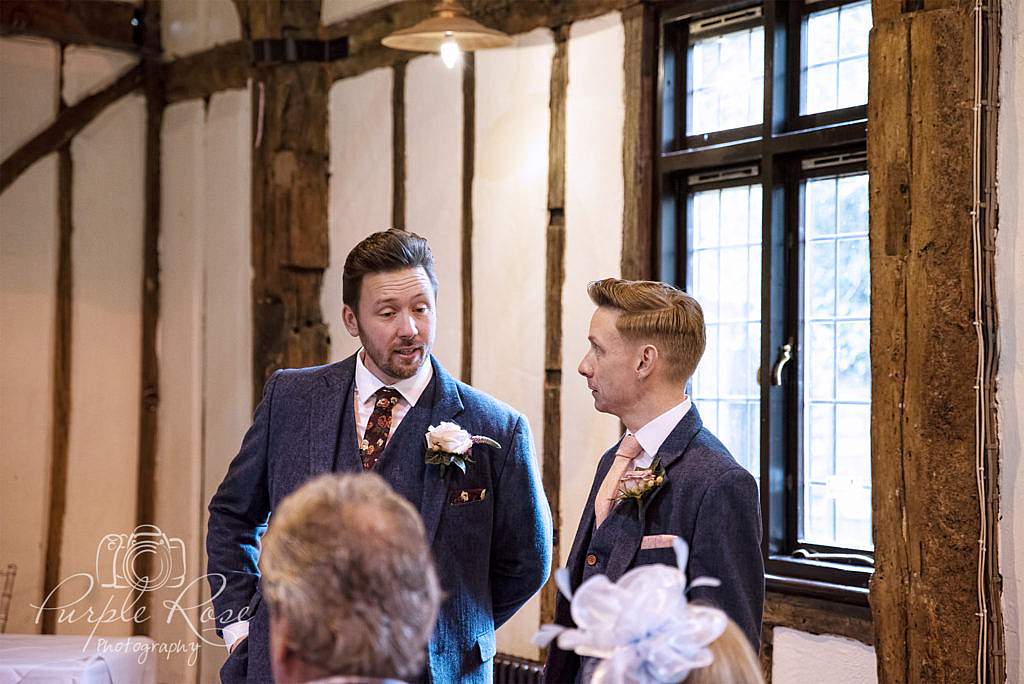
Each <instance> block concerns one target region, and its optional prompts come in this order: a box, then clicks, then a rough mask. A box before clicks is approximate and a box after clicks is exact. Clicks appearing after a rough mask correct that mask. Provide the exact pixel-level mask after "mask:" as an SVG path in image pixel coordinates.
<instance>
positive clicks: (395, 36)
mask: <svg viewBox="0 0 1024 684" xmlns="http://www.w3.org/2000/svg"><path fill="white" fill-rule="evenodd" d="M381 43H383V44H384V46H385V47H389V48H394V49H396V50H411V51H413V52H440V53H441V59H442V60H444V63H445V66H447V67H448V68H449V69H450V68H452V67H454V66H455V63H456V62H457V61H458V59H459V55H460V54H461V53H462V52H472V51H473V50H483V49H486V48H496V47H505V46H506V45H511V44H512V39H511V38H510V37H509V36H508V35H506V34H504V33H502V32H501V31H496V30H494V29H490V28H487V27H486V26H484V25H483V24H480V23H479V22H476V21H474V20H473V18H472V17H470V16H469V12H467V11H466V8H465V7H464V6H463V5H462V3H461V2H460V1H459V0H441V2H439V3H437V5H435V6H434V9H433V10H432V11H431V13H430V17H428V18H427V19H424V20H423V21H421V22H420V23H418V24H416V25H414V26H410V27H409V28H406V29H402V30H400V31H395V32H394V33H392V34H391V35H389V36H387V37H385V38H384V39H383V40H381Z"/></svg>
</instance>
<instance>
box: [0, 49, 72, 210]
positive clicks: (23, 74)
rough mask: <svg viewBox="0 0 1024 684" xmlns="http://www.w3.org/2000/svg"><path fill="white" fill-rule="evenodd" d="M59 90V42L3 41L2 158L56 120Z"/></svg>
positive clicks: (0, 73) (0, 60)
mask: <svg viewBox="0 0 1024 684" xmlns="http://www.w3.org/2000/svg"><path fill="white" fill-rule="evenodd" d="M59 90H60V49H59V48H58V47H57V45H56V43H53V42H51V41H48V40H34V39H28V38H0V158H3V159H6V158H7V157H8V156H9V155H10V154H11V153H12V152H14V150H16V149H18V147H20V146H21V145H23V144H24V143H26V142H28V141H29V140H31V139H32V136H34V135H36V134H38V133H39V132H40V131H42V130H43V129H44V128H46V127H47V126H48V125H49V124H50V122H51V121H53V118H54V117H55V116H56V115H57V103H58V102H59V98H60V92H59ZM54 201H55V200H54Z"/></svg>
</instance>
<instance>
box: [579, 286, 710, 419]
mask: <svg viewBox="0 0 1024 684" xmlns="http://www.w3.org/2000/svg"><path fill="white" fill-rule="evenodd" d="M587 292H588V294H589V295H590V299H591V301H593V302H594V304H596V305H597V310H596V311H595V312H594V315H593V317H592V318H591V321H590V333H589V337H588V339H589V340H590V348H589V350H588V351H587V353H586V355H585V356H584V357H583V360H582V361H581V362H580V365H579V369H578V370H579V372H580V375H582V376H583V377H585V378H586V379H587V386H588V387H589V388H590V391H591V394H593V396H594V407H595V408H596V409H597V410H598V411H601V412H603V413H611V414H613V415H616V416H618V417H619V418H620V419H621V420H622V422H623V423H625V425H626V427H627V428H629V429H631V430H635V429H637V428H638V427H642V426H643V425H644V424H645V423H646V422H647V420H650V419H651V418H654V417H655V416H657V415H658V413H660V411H659V412H658V413H655V414H654V415H648V414H649V413H650V412H651V411H652V410H657V409H658V408H659V407H663V406H665V405H668V406H672V405H674V404H676V403H679V402H680V401H682V397H683V392H684V388H685V386H686V381H687V380H688V379H689V378H690V376H691V375H693V371H694V370H695V369H696V368H697V363H698V362H700V359H701V356H703V355H704V344H705V332H704V313H703V311H702V310H701V308H700V304H698V303H697V300H696V299H694V298H693V297H691V296H690V295H688V294H686V293H685V292H683V291H682V290H679V289H677V288H675V287H672V286H671V285H667V284H665V283H660V282H655V281H650V280H620V279H619V278H605V279H604V280H598V281H596V282H593V283H591V284H590V286H589V287H588V288H587Z"/></svg>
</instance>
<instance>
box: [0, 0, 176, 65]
mask: <svg viewBox="0 0 1024 684" xmlns="http://www.w3.org/2000/svg"><path fill="white" fill-rule="evenodd" d="M133 20H134V21H135V22H136V23H138V24H139V26H135V25H133V24H132V22H133ZM144 23H145V17H144V15H139V16H136V7H135V5H133V4H131V3H126V2H113V1H111V0H89V1H88V2H84V1H75V0H3V2H0V35H4V36H7V35H25V36H36V37H39V38H49V39H51V40H55V41H57V42H60V43H80V44H84V45H98V46H100V47H105V48H113V49H115V50H125V51H128V52H135V53H138V52H140V51H141V47H142V46H141V45H140V44H139V43H137V42H136V36H138V37H139V39H140V41H141V36H142V34H143V31H144V30H145V29H146V27H145V26H144ZM150 30H151V31H152V30H156V31H158V32H159V27H157V28H155V29H152V28H150Z"/></svg>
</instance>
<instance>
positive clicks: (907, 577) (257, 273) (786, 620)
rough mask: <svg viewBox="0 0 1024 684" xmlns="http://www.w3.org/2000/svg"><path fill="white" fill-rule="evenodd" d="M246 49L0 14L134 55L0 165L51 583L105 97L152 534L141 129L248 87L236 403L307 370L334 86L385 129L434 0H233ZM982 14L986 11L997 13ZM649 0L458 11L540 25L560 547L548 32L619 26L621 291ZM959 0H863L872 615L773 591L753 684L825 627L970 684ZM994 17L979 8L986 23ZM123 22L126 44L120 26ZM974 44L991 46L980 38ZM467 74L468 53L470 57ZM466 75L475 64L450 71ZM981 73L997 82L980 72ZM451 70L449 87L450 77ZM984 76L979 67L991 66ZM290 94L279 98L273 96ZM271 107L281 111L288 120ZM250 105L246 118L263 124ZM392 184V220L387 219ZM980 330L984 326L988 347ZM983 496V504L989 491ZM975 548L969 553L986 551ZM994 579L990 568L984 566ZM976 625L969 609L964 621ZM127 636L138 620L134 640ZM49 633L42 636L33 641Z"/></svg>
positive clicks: (647, 51)
mask: <svg viewBox="0 0 1024 684" xmlns="http://www.w3.org/2000/svg"><path fill="white" fill-rule="evenodd" d="M234 1H235V6H236V8H237V10H238V13H239V17H240V20H241V26H242V34H243V40H241V41H237V42H233V43H228V44H225V45H219V46H217V47H214V48H211V49H209V50H207V51H205V52H201V53H198V54H195V55H190V56H187V57H184V58H180V59H176V60H173V61H171V62H167V63H160V62H159V57H160V50H161V48H160V42H159V35H160V31H159V7H158V4H157V2H156V0H153V1H152V2H146V3H145V4H144V5H143V6H142V7H141V8H138V9H137V8H135V7H133V6H131V5H125V4H123V3H119V2H109V1H106V0H96V1H93V2H68V1H64V2H30V1H25V0H4V2H3V3H0V33H2V34H3V35H31V36H40V37H45V38H49V39H52V40H56V41H58V42H60V43H61V44H69V43H83V44H92V45H98V46H101V47H107V48H114V49H121V50H126V51H130V52H132V53H134V54H137V55H138V56H140V58H141V59H142V63H141V64H140V66H139V67H136V68H135V69H133V70H131V71H129V72H128V73H126V74H125V75H124V76H123V77H121V78H120V79H118V80H117V81H116V82H115V83H114V84H112V85H111V86H109V87H108V88H107V89H106V90H104V91H102V92H100V93H98V94H96V95H93V96H91V97H88V98H86V99H84V100H83V101H82V102H80V103H78V104H76V105H74V106H72V107H68V108H64V109H62V110H61V111H60V112H59V114H58V116H57V118H56V119H55V121H54V122H53V124H51V125H50V126H49V127H47V128H46V129H45V130H44V131H43V132H41V133H40V134H39V135H37V136H35V137H34V138H33V139H32V140H30V141H28V142H27V143H25V144H24V145H22V146H21V148H19V149H18V150H16V151H15V152H14V153H12V154H11V155H10V156H9V157H8V158H7V159H5V160H3V164H2V167H0V191H2V190H3V189H5V188H7V187H8V186H9V185H10V184H11V183H12V182H13V181H14V179H15V178H16V177H17V176H18V175H19V174H20V173H21V172H22V171H24V170H25V169H27V168H28V167H29V166H30V165H31V164H32V163H33V162H35V161H36V160H38V159H40V158H42V157H44V156H46V155H47V154H49V153H52V152H59V153H60V157H59V158H60V167H59V168H60V172H59V180H60V184H59V187H60V202H59V209H60V214H59V215H60V225H61V242H60V251H59V254H60V263H59V269H58V295H57V318H56V321H57V328H56V330H57V335H56V350H55V356H54V359H55V360H54V364H55V370H56V373H55V383H56V385H55V394H54V426H53V432H54V440H53V444H54V447H53V448H54V454H53V466H52V476H51V501H50V509H51V516H50V523H49V537H48V545H47V548H48V552H47V568H48V572H47V578H46V585H47V589H49V588H50V587H52V586H53V584H54V583H55V582H56V575H55V574H54V576H53V577H50V574H51V573H50V572H49V569H50V568H53V569H54V572H56V569H57V568H59V557H58V556H59V550H60V542H61V534H62V531H61V530H62V521H63V516H64V515H65V510H64V504H65V501H64V483H65V481H66V472H65V470H66V465H67V453H66V448H67V439H66V431H67V420H66V417H67V410H68V403H69V397H70V393H69V387H68V383H69V381H70V369H69V366H68V364H69V349H70V346H69V345H70V335H71V333H72V331H71V330H70V327H71V318H70V304H71V283H70V272H71V268H70V265H71V264H70V258H71V255H70V251H69V243H70V235H71V231H72V230H73V227H72V226H71V217H70V187H71V174H72V173H73V169H72V168H71V165H70V157H69V154H68V145H69V143H70V140H71V139H72V138H73V137H74V135H75V134H76V133H77V132H79V131H80V130H81V129H82V128H84V126H85V125H87V124H88V122H89V121H91V120H92V119H93V118H95V116H96V115H97V114H99V113H100V112H101V111H103V109H104V108H105V107H106V106H107V105H109V104H111V103H112V102H114V101H116V100H117V99H118V98H120V97H121V96H123V95H125V94H127V93H130V92H133V91H135V90H139V89H143V90H144V92H145V94H146V97H147V103H148V106H147V112H148V117H149V118H148V129H147V130H148V133H147V145H146V154H147V158H146V167H145V168H146V184H145V187H146V202H147V206H146V214H145V216H146V220H145V241H144V244H145V254H144V264H145V275H144V281H145V282H144V290H143V291H144V293H145V294H144V297H143V304H142V306H143V311H142V321H143V335H142V344H143V350H142V352H143V354H142V358H143V370H142V372H143V382H142V393H141V396H140V398H139V401H140V404H141V408H142V410H141V412H140V428H141V429H140V437H139V439H140V442H139V448H140V457H139V504H138V508H137V516H138V523H139V524H142V523H146V522H151V520H152V516H153V511H152V509H151V507H150V503H149V502H150V501H151V500H152V493H153V491H154V490H155V487H156V482H155V475H154V459H155V454H154V450H155V434H156V430H157V424H156V407H157V406H158V404H159V401H160V389H159V378H158V376H157V372H156V370H157V369H156V362H157V356H156V341H155V334H154V332H155V329H156V323H157V320H158V318H159V286H160V285H159V262H158V257H159V255H158V253H157V241H158V237H159V228H160V226H159V215H160V212H159V202H160V197H159V187H160V180H159V173H160V171H159V169H160V163H159V153H160V150H159V132H160V119H161V116H162V109H163V107H165V106H166V105H167V104H170V103H173V102H178V101H182V100H187V99H194V98H208V97H210V96H211V95H212V94H213V93H215V92H218V91H221V90H225V89H230V88H243V87H245V86H246V84H247V83H248V82H249V80H250V79H251V80H252V96H253V98H254V106H253V116H254V126H253V131H254V135H256V136H257V140H256V151H255V155H254V158H255V162H256V163H254V164H253V165H252V167H253V171H252V173H253V183H252V219H253V220H252V248H253V251H252V262H253V269H254V280H253V323H254V326H253V335H254V348H253V359H252V367H253V378H252V379H253V394H254V396H258V395H259V393H260V391H261V388H262V385H263V383H264V380H265V379H266V377H267V376H268V375H269V374H270V373H271V372H272V371H273V370H275V369H276V368H279V367H283V366H301V365H310V364H317V363H323V362H325V361H326V360H327V354H328V339H327V329H326V326H325V325H324V322H323V317H322V312H321V311H320V304H319V300H320V288H321V284H322V278H323V271H324V269H325V268H326V265H327V254H328V252H327V241H328V223H327V205H326V198H327V178H328V157H329V150H328V140H327V106H328V96H327V94H328V91H329V88H330V86H331V84H332V83H333V82H334V81H336V80H339V79H343V78H349V77H352V76H355V75H358V74H360V73H363V72H365V71H367V70H369V69H372V68H377V67H391V68H393V69H394V70H395V79H394V83H395V97H394V101H393V105H394V106H395V110H396V113H397V114H401V113H402V108H403V102H402V98H403V96H402V85H401V84H402V83H403V74H404V68H405V63H406V62H407V61H408V60H409V59H411V58H412V57H414V56H415V55H413V54H410V53H404V52H398V51H394V50H390V49H387V48H384V47H382V46H381V45H380V39H381V38H382V37H383V36H384V35H386V34H388V33H390V32H391V31H393V30H395V29H396V28H400V27H405V26H409V25H411V24H412V23H414V22H416V21H419V20H420V19H423V18H425V17H426V16H427V15H428V13H429V9H430V7H431V5H432V2H430V1H429V0H411V1H409V2H405V3H401V4H397V5H391V6H388V7H384V8H382V9H379V10H375V11H372V12H369V13H366V14H364V15H361V16H359V17H356V18H352V19H348V20H345V21H342V22H339V23H336V24H332V25H329V26H320V24H319V17H320V3H319V1H316V0H314V1H306V0H267V1H264V2H258V3H252V4H249V3H247V2H245V0H234ZM993 1H994V0H993ZM659 4H661V0H643V1H641V0H567V1H564V2H555V1H540V0H528V1H520V2H516V1H514V0H470V1H469V2H467V5H468V7H469V9H470V11H471V12H472V13H473V14H474V16H475V17H476V18H478V19H479V20H481V21H482V22H483V23H485V24H488V25H490V26H494V27H496V28H499V29H501V30H503V31H506V32H508V33H510V34H518V33H524V32H527V31H529V30H532V29H534V28H538V27H548V28H550V29H552V31H553V32H554V34H555V39H556V43H555V44H556V52H555V57H554V64H553V69H552V76H551V128H550V131H551V133H550V136H551V137H550V154H549V162H550V171H549V174H550V175H549V187H548V198H549V200H548V205H549V206H548V208H549V225H548V230H547V237H548V240H547V257H546V268H545V270H546V290H545V291H546V298H545V301H546V304H545V318H546V322H547V340H546V344H545V378H544V434H545V439H544V444H543V450H542V451H543V454H542V472H543V479H544V486H545V489H546V491H547V494H548V496H549V499H550V501H551V503H552V509H553V514H554V516H555V521H556V537H555V544H556V549H555V553H556V557H557V554H558V545H559V543H560V542H561V541H562V540H560V539H559V536H558V534H557V531H558V529H559V528H560V524H559V523H560V515H559V513H560V511H559V507H558V491H559V475H558V474H559V468H560V454H559V442H560V429H561V428H560V415H559V412H560V393H561V372H562V359H561V358H560V356H561V354H560V350H561V346H562V345H561V337H562V331H561V327H560V325H559V324H558V321H560V320H561V306H562V304H561V301H560V295H559V293H560V291H561V283H562V280H563V278H564V236H565V233H564V218H565V217H564V180H565V155H564V152H565V150H564V146H565V108H564V104H565V92H566V85H567V83H566V81H567V65H566V60H567V54H566V37H567V35H568V27H569V25H570V24H571V23H572V22H574V21H577V20H580V19H586V18H590V17H595V16H599V15H601V14H604V13H607V12H609V11H613V10H619V11H622V20H623V24H624V29H625V37H626V41H625V54H624V67H623V68H624V70H625V99H626V101H625V112H626V116H625V126H624V138H623V164H624V167H623V170H624V181H625V198H626V201H625V210H624V216H623V242H622V250H623V251H622V258H621V268H622V274H623V277H631V278H642V277H647V276H649V274H650V273H651V269H652V259H653V258H654V255H653V254H652V253H651V249H652V247H651V246H652V244H653V241H652V236H653V231H654V226H652V218H651V217H652V211H651V208H652V203H653V201H654V194H653V193H654V191H653V189H652V187H651V185H652V176H653V174H652V159H653V156H654V153H655V150H654V149H653V145H654V143H653V139H654V138H653V129H654V112H653V107H654V96H653V93H654V89H655V87H656V83H657V78H658V66H657V64H656V57H655V55H656V51H655V48H656V45H655V42H656V40H657V37H656V30H655V27H656V22H655V12H656V8H657V6H658V5H659ZM972 5H973V3H971V2H969V1H967V0H874V2H873V13H874V29H873V31H872V37H871V52H870V67H869V68H870V99H869V105H868V118H869V127H868V150H869V161H868V168H869V172H870V174H871V175H870V177H871V189H870V203H871V204H870V208H871V281H872V307H873V319H872V329H871V338H872V342H871V345H872V346H871V358H872V383H873V392H874V394H873V402H872V470H873V472H872V484H873V491H874V502H873V514H874V538H875V546H876V572H875V577H874V579H873V582H872V586H871V592H870V594H871V599H870V601H871V607H870V612H869V611H868V609H867V608H864V609H850V608H848V609H846V610H845V611H839V612H837V611H836V609H835V606H834V605H833V604H830V603H828V602H825V601H819V600H816V599H808V598H798V597H791V596H786V595H781V594H774V593H773V594H769V596H768V598H767V602H766V610H765V636H764V648H763V651H762V660H763V662H764V664H765V666H766V673H767V674H769V675H770V669H771V668H770V660H771V651H772V628H773V627H774V626H785V627H792V628H794V629H799V630H802V631H807V632H812V633H821V634H838V635H842V636H847V637H850V638H854V639H858V640H860V641H862V642H864V643H868V644H873V645H874V646H875V648H876V652H877V656H878V671H879V679H880V681H883V682H933V681H968V680H971V679H974V678H975V667H976V663H977V659H976V658H977V654H976V650H977V643H978V641H977V634H978V628H979V617H978V616H977V614H978V613H979V612H981V610H980V608H979V605H978V599H977V592H976V582H975V579H976V576H977V564H978V530H979V522H980V521H979V515H978V510H979V501H978V495H977V491H976V489H975V467H974V446H975V445H974V441H973V439H974V438H973V435H974V433H973V421H974V417H975V413H974V411H973V410H972V408H971V406H970V404H969V403H968V402H967V401H966V397H970V396H973V394H974V390H973V388H972V385H973V383H974V376H973V368H974V354H975V351H976V348H977V347H976V345H977V338H976V334H975V330H974V326H973V322H974V320H975V318H976V313H977V312H975V311H974V309H973V301H972V299H973V298H972V294H971V293H972V288H973V281H972V272H971V270H972V254H971V230H970V228H971V218H970V213H969V212H970V208H971V178H972V175H971V154H972V150H971V140H972V135H971V134H972V131H971V114H972V88H973V84H974V73H973V67H972V65H973V53H974V42H973V25H974V22H973V14H972V9H973V7H972ZM991 11H994V12H998V6H995V7H994V8H993V9H992V10H991ZM133 16H134V17H135V18H141V19H142V23H143V27H142V28H143V30H142V32H141V33H140V32H139V31H138V29H136V30H132V29H131V28H130V21H131V19H132V18H133ZM341 36H346V37H348V41H349V54H348V56H347V57H345V58H343V59H339V60H336V61H334V62H329V63H326V64H308V63H289V64H282V63H276V64H260V65H255V66H254V65H253V64H251V62H250V46H249V42H248V41H250V40H256V39H263V38H268V39H275V38H283V37H292V38H297V39H298V38H314V39H320V40H326V39H333V38H338V37H341ZM990 39H991V37H990ZM469 57H470V59H471V56H469ZM470 64H472V62H471V61H470ZM990 68H992V69H994V65H991V64H990ZM467 71H468V70H467ZM993 73H994V72H993ZM463 92H464V128H463V135H464V147H465V149H464V157H463V165H464V176H465V178H464V181H463V182H464V187H463V210H462V211H463V238H462V239H463V243H462V244H463V251H462V262H463V264H462V267H463V298H464V299H463V307H464V312H466V313H467V314H468V312H471V311H472V307H471V303H472V272H471V266H472V253H471V248H472V243H471V237H472V206H471V200H472V192H471V179H472V171H473V163H474V160H473V131H474V126H473V116H474V104H473V93H474V84H473V78H472V77H471V76H468V77H466V78H465V81H464V86H463ZM299 93H300V94H301V95H299V96H296V97H289V96H290V95H293V94H299ZM286 103H288V106H286ZM260 112H262V115H261V114H260ZM394 125H395V133H396V135H395V136H394V148H395V149H394V158H393V160H392V162H393V164H394V169H395V171H396V172H395V174H394V178H395V179H402V180H404V168H405V166H404V163H405V160H404V154H405V151H404V146H403V145H402V140H403V137H404V117H403V116H396V117H395V124H394ZM401 185H402V183H401V182H398V183H397V184H396V188H395V192H394V197H395V200H394V202H395V205H394V215H395V217H397V218H396V224H397V223H400V222H401V217H402V216H403V215H404V207H403V202H404V192H403V188H402V187H401ZM464 319H465V320H464V325H463V354H462V358H463V368H462V376H463V378H464V379H465V380H467V381H469V380H470V378H471V375H472V368H471V354H470V353H469V351H470V349H471V332H472V321H471V317H470V316H468V315H465V316H464ZM988 332H989V334H994V330H989V331H988ZM990 496H991V498H992V499H993V501H995V502H996V504H997V502H998V498H997V494H996V493H995V492H991V493H990ZM995 550H996V549H995V544H994V541H993V542H992V543H991V545H990V547H989V553H990V554H991V557H992V558H994V557H995ZM989 565H990V567H998V566H997V565H995V564H994V563H992V562H990V563H989ZM998 579H999V578H998V575H997V574H996V575H995V576H993V573H992V572H989V574H988V576H987V577H986V582H988V584H989V589H990V596H994V597H995V599H994V601H993V602H992V603H991V605H989V606H987V611H986V614H987V617H988V619H989V621H990V625H989V635H990V637H989V653H988V655H989V667H988V672H987V678H988V681H993V682H995V681H1002V680H1003V679H1004V677H1005V675H1004V673H1003V671H1002V660H1001V656H1002V653H1001V650H1000V649H1001V648H1002V646H1001V629H1002V624H1001V615H1000V613H999V596H1000V594H999V587H998ZM553 591H554V589H553V586H549V587H548V588H547V589H546V590H545V592H544V594H543V596H542V613H541V620H542V621H547V620H549V619H550V618H551V615H552V612H553V601H552V599H553V596H554V593H553ZM982 608H984V606H983V607H982ZM138 627H139V628H140V630H141V629H144V626H143V625H139V626H138ZM44 631H48V632H52V631H53V625H48V626H44Z"/></svg>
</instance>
